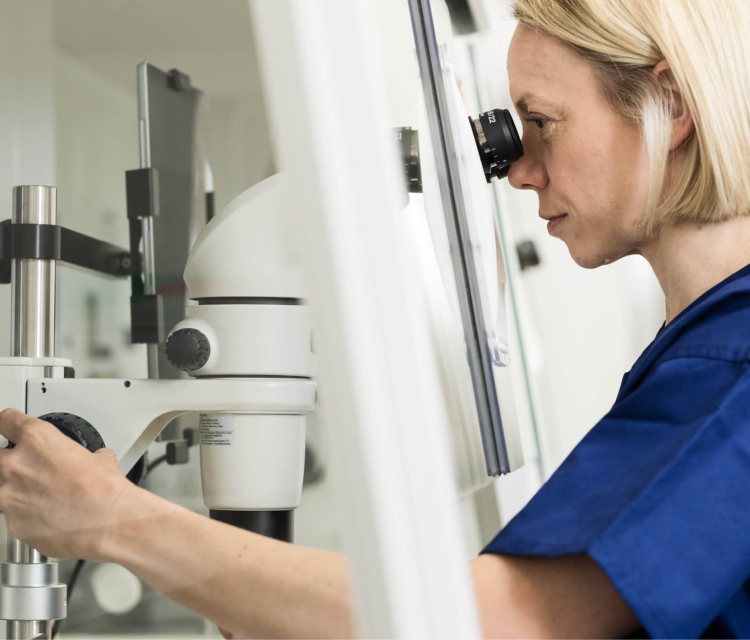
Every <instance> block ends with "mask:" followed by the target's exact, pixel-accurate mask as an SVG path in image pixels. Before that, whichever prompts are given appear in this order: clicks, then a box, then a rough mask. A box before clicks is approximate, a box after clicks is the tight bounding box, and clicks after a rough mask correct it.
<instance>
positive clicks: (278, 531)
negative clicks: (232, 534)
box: [209, 509, 294, 542]
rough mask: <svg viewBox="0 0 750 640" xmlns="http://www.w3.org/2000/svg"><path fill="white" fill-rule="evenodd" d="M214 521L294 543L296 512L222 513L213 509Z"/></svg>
mask: <svg viewBox="0 0 750 640" xmlns="http://www.w3.org/2000/svg"><path fill="white" fill-rule="evenodd" d="M209 515H210V517H211V519H212V520H218V521H219V522H224V523H226V524H231V525H232V526H235V527H239V528H240V529H245V530H246V531H252V532H253V533H259V534H260V535H262V536H267V537H269V538H274V539H276V540H282V541H284V542H293V541H294V511H291V510H290V511H220V510H218V509H211V510H210V511H209Z"/></svg>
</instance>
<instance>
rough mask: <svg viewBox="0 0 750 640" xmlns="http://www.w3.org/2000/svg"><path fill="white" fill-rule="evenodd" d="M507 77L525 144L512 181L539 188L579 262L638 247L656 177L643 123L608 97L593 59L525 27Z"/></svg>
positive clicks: (555, 230) (546, 214)
mask: <svg viewBox="0 0 750 640" xmlns="http://www.w3.org/2000/svg"><path fill="white" fill-rule="evenodd" d="M508 76H509V79H510V94H511V97H512V99H513V102H514V104H515V106H516V110H517V111H518V115H519V116H520V117H521V119H522V121H523V147H524V155H523V157H521V159H520V160H518V161H517V162H515V163H514V164H513V165H511V168H510V173H509V175H508V179H509V180H510V183H511V185H512V186H513V187H515V188H516V189H532V190H533V191H535V192H536V193H537V195H538V196H539V215H540V217H542V218H544V219H546V220H550V222H548V230H549V232H550V234H552V235H554V236H555V237H558V238H560V239H561V240H563V241H564V242H565V243H566V244H567V246H568V250H569V251H570V254H571V256H572V257H573V259H574V260H575V261H576V262H577V263H578V264H579V265H581V266H583V267H587V268H594V267H598V266H600V265H602V264H605V263H607V262H613V261H615V260H617V259H618V258H621V257H622V256H624V255H626V254H628V253H632V252H635V251H638V248H639V246H640V245H641V243H642V238H641V237H640V234H639V232H638V231H637V223H638V220H639V219H640V217H641V215H642V214H643V212H644V211H645V208H646V202H647V198H648V180H649V172H648V155H647V152H646V149H645V145H644V142H643V137H642V134H641V132H640V130H639V127H638V125H637V124H634V123H632V122H627V121H626V120H625V119H623V118H622V117H620V116H619V115H618V114H617V113H616V112H615V111H614V109H613V108H612V107H611V106H610V105H609V103H608V102H607V101H606V100H605V99H604V97H603V96H602V95H601V93H600V91H599V89H598V85H597V80H596V78H595V76H594V70H593V67H592V66H591V64H590V63H589V62H587V61H586V60H583V59H582V58H580V57H579V56H577V55H576V54H575V53H573V52H572V51H571V50H570V49H568V48H567V47H565V46H564V45H563V44H561V43H560V42H558V41H557V40H556V39H555V38H552V37H550V36H546V35H543V34H540V33H538V32H536V31H534V30H532V29H530V28H528V27H525V26H523V25H520V26H519V27H518V28H517V29H516V33H515V35H514V36H513V40H512V42H511V45H510V50H509V52H508Z"/></svg>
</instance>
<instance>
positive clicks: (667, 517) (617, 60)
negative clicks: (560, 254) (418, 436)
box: [0, 0, 750, 637]
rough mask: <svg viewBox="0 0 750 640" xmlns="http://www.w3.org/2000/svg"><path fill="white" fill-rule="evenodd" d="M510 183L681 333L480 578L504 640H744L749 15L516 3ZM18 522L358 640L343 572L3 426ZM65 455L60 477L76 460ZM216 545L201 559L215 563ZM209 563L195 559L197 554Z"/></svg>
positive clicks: (642, 365)
mask: <svg viewBox="0 0 750 640" xmlns="http://www.w3.org/2000/svg"><path fill="white" fill-rule="evenodd" d="M514 10H515V13H516V16H517V18H518V19H519V21H520V23H521V25H520V26H519V28H518V30H517V32H516V34H515V36H514V38H513V42H512V45H511V48H510V52H509V59H508V72H509V77H510V84H511V94H512V97H513V100H514V102H515V103H516V107H517V109H518V111H519V115H520V116H521V118H522V119H523V121H524V127H523V129H524V135H523V144H524V148H525V150H526V153H525V155H524V156H523V158H522V159H521V160H519V161H518V162H517V163H516V164H514V165H513V167H512V168H511V171H510V175H509V179H510V182H511V184H512V185H513V186H514V187H516V188H521V189H532V190H534V191H536V192H537V194H538V195H539V202H540V216H541V217H542V218H544V219H545V220H548V221H549V222H548V228H549V231H550V233H551V234H553V235H555V236H557V237H559V238H561V239H562V240H563V241H564V242H565V243H566V244H567V245H568V247H569V249H570V253H571V255H572V257H573V259H574V260H575V261H576V262H578V263H579V264H580V265H582V266H584V267H587V268H593V267H597V266H600V265H602V264H606V263H609V262H613V261H615V260H617V259H619V258H621V257H622V256H624V255H628V254H631V253H640V254H642V255H643V256H644V257H645V258H646V259H647V260H648V261H649V262H650V263H651V265H652V267H653V268H654V271H655V273H656V275H657V276H658V278H659V282H660V283H661V286H662V288H663V290H664V294H665V297H666V305H667V306H666V312H667V323H666V325H665V327H664V328H663V329H662V330H661V331H660V333H659V334H658V335H657V337H656V339H655V340H654V342H653V343H652V344H651V345H650V346H649V347H648V348H647V349H646V351H645V352H644V353H643V355H642V356H641V357H640V359H639V360H638V361H637V362H636V364H635V366H634V367H633V369H632V370H631V371H630V372H629V374H628V375H626V376H625V379H624V380H623V386H622V388H621V390H620V393H619V395H618V398H617V400H616V402H615V404H614V407H613V408H612V410H611V412H610V413H609V414H608V415H607V416H606V417H605V418H604V419H603V420H602V421H601V422H600V423H599V424H598V425H597V426H596V427H594V429H593V430H592V431H591V432H590V433H589V435H587V436H586V438H584V440H583V441H582V442H581V444H580V445H579V446H578V447H577V448H576V449H575V451H574V452H573V453H572V454H571V456H570V457H569V458H568V459H567V460H566V461H565V462H564V463H563V465H562V466H561V467H560V469H559V470H558V471H557V473H555V475H554V476H553V477H552V478H551V479H550V480H549V481H548V483H547V484H546V485H545V486H544V487H543V488H542V489H541V491H540V492H539V493H538V494H537V496H536V497H535V498H534V499H533V500H532V501H531V502H530V504H529V505H528V506H527V508H526V509H525V510H523V511H522V512H521V514H519V516H518V517H517V518H516V519H514V520H513V521H512V522H511V523H510V524H509V525H508V527H507V528H506V529H505V530H504V531H503V532H501V533H500V534H499V535H498V537H497V538H496V539H495V540H494V541H493V542H492V543H490V545H489V546H488V547H487V549H486V550H485V551H486V552H485V553H484V554H483V555H481V556H480V557H479V558H477V559H475V560H474V561H473V562H472V571H473V575H474V581H475V586H476V593H477V601H478V605H479V610H480V616H481V620H482V624H483V627H484V631H485V634H486V635H487V636H492V637H499V636H502V637H562V636H565V637H573V636H577V637H623V636H627V635H630V634H633V633H636V632H638V631H639V629H641V628H643V629H645V632H646V633H648V634H650V635H651V636H654V637H696V636H700V635H701V634H706V635H708V636H714V635H722V636H734V637H745V636H747V635H750V600H748V595H747V592H746V591H745V584H746V581H747V580H748V578H749V577H750V527H748V526H747V524H748V522H749V521H750V516H748V515H747V514H748V513H749V512H750V499H748V496H750V467H749V465H750V375H748V361H749V359H750V355H749V354H750V267H748V266H747V265H748V263H750V217H748V215H747V214H748V213H750V181H748V180H747V179H746V176H748V175H750V159H749V154H750V117H749V115H750V71H749V70H748V65H747V61H748V60H750V44H748V42H747V41H746V40H745V37H744V34H745V33H750V3H747V2H746V0H671V1H666V0H628V1H627V2H622V1H621V0H515V2H514ZM0 433H2V434H3V435H4V436H6V437H7V438H8V439H10V440H13V441H14V442H16V443H17V446H16V448H15V449H13V450H10V451H4V452H2V455H0V479H1V480H2V486H0V508H2V510H3V512H5V514H6V518H7V523H8V526H9V528H10V530H11V531H12V532H13V534H14V535H16V536H17V537H19V538H21V539H23V540H25V541H28V542H29V543H31V544H32V545H34V546H35V547H37V548H38V549H40V550H41V551H42V552H43V553H45V554H47V555H51V556H55V557H80V558H89V559H94V560H106V561H110V562H118V563H120V564H123V565H124V566H126V567H127V568H129V569H130V570H131V571H133V572H134V573H136V574H137V575H138V576H140V577H141V578H142V579H144V580H145V581H147V582H149V583H150V584H152V585H153V586H154V587H156V588H157V589H159V590H161V591H163V592H164V593H166V594H167V595H169V596H170V597H172V598H174V599H175V600H177V601H178V602H180V603H182V604H184V605H185V606H188V607H190V608H192V609H194V610H195V611H197V612H199V613H200V614H202V615H204V616H206V617H208V618H210V619H212V620H214V621H216V622H217V623H218V624H220V625H221V626H222V627H223V628H226V629H229V630H231V631H232V632H234V633H235V634H237V635H239V636H243V637H244V636H248V635H255V636H262V637H270V636H292V637H301V636H315V637H332V636H350V635H352V633H353V630H352V626H351V617H350V616H351V614H350V603H349V599H348V594H347V571H346V564H345V561H344V559H343V558H342V557H340V556H338V555H336V554H330V553H325V552H321V551H315V550H311V549H304V548H301V547H295V546H291V545H286V544H284V543H280V542H277V541H274V540H270V539H266V538H262V537H260V536H256V535H254V534H250V533H247V532H244V531H241V530H239V529H235V528H232V527H229V526H227V525H224V524H221V523H218V522H213V521H209V520H207V519H206V518H202V517H200V516H198V515H196V514H193V513H190V512H188V511H186V510H184V509H181V508H180V507H177V506H175V505H172V504H170V503H168V502H166V501H165V500H163V499H161V498H159V497H157V496H154V495H153V494H150V493H148V492H146V491H144V490H142V489H139V488H137V487H133V486H132V485H130V484H129V483H128V482H127V481H126V480H125V479H124V478H123V476H122V475H121V474H120V472H119V471H118V468H117V465H116V463H115V460H114V457H113V455H112V454H111V452H107V451H101V452H97V453H96V454H90V453H88V452H87V451H84V450H83V449H82V448H81V447H79V446H78V445H76V444H74V443H72V442H71V441H69V440H68V439H67V438H65V437H64V436H62V435H61V434H59V433H58V432H57V431H56V430H55V429H54V428H53V427H51V426H49V425H47V424H46V423H43V422H40V421H38V420H34V419H32V418H28V417H27V416H24V415H23V414H20V413H19V412H15V411H12V410H6V411H5V412H3V413H2V414H1V415H0ZM61 454H62V455H61ZM218 540H221V544H214V543H208V544H207V543H206V541H218ZM196 549H200V553H196Z"/></svg>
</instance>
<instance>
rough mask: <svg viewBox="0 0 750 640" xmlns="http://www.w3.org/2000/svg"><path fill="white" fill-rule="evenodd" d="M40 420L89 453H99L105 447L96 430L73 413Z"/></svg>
mask: <svg viewBox="0 0 750 640" xmlns="http://www.w3.org/2000/svg"><path fill="white" fill-rule="evenodd" d="M39 419H40V420H44V421H45V422H49V423H50V424H51V425H53V426H55V427H57V428H58V429H59V430H60V432H61V433H63V434H65V435H66V436H68V438H70V439H71V440H75V441H76V442H77V443H78V444H80V445H83V446H84V447H86V448H87V449H88V450H89V451H92V452H93V451H98V450H99V449H103V448H104V447H105V444H104V439H103V438H102V437H101V435H100V434H99V432H98V431H97V430H96V428H95V427H94V426H93V425H92V424H90V423H88V422H86V421H85V420H84V419H83V418H79V417H78V416H76V415H73V414H72V413H48V414H46V415H43V416H40V417H39Z"/></svg>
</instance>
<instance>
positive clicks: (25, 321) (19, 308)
mask: <svg viewBox="0 0 750 640" xmlns="http://www.w3.org/2000/svg"><path fill="white" fill-rule="evenodd" d="M12 221H13V223H14V224H18V223H24V224H55V223H56V222H57V189H56V188H55V187H43V186H20V187H14V188H13V216H12ZM11 318H12V321H11V335H12V338H11V339H12V343H11V354H12V355H13V356H14V357H27V358H52V357H54V355H55V261H54V260H13V261H12V265H11ZM8 562H9V563H14V564H45V563H48V562H49V561H48V559H47V557H46V556H44V555H42V554H41V553H39V552H38V551H37V550H36V549H32V548H31V547H29V545H27V544H25V543H24V542H21V541H20V540H16V539H15V538H14V537H13V536H12V535H11V534H10V532H8ZM29 591H31V590H29ZM30 595H31V594H30ZM51 631H52V623H51V622H50V621H48V620H8V621H7V623H6V636H7V637H8V638H49V637H50V634H51Z"/></svg>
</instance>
